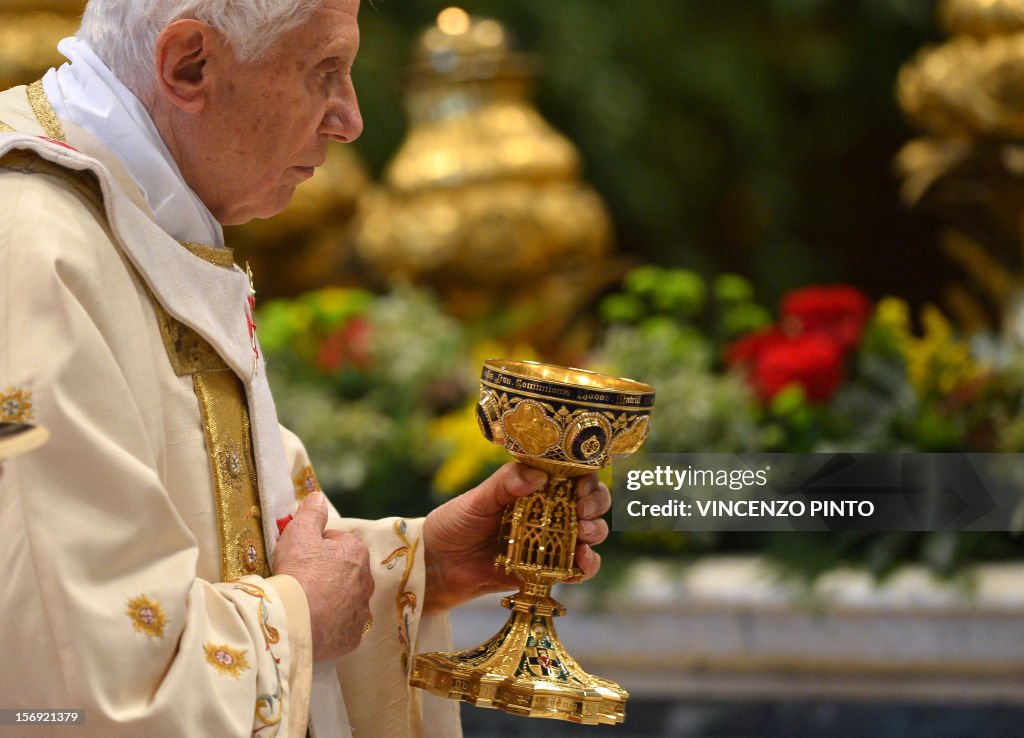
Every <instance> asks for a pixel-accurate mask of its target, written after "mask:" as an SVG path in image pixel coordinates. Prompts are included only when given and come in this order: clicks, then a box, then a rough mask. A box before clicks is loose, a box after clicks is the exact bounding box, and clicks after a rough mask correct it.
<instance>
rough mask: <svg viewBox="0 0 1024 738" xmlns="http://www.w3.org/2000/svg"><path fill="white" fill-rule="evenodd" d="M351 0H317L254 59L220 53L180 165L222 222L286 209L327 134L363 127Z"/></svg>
mask: <svg viewBox="0 0 1024 738" xmlns="http://www.w3.org/2000/svg"><path fill="white" fill-rule="evenodd" d="M358 12H359V0H324V3H323V6H322V7H321V8H320V9H319V10H318V11H316V13H314V14H313V15H312V17H311V18H310V19H309V20H308V21H307V22H306V23H305V24H304V25H303V26H301V27H300V28H297V29H295V30H293V31H290V32H288V33H286V34H285V35H284V36H282V37H281V38H280V39H279V40H278V41H277V42H276V43H275V44H274V46H273V47H272V48H271V50H270V52H269V53H268V54H267V55H266V56H265V57H264V58H263V59H261V60H260V61H258V62H255V63H253V62H246V63H243V62H239V61H238V60H237V59H236V58H235V57H234V55H233V54H230V53H228V54H221V55H220V60H219V64H218V67H217V70H218V74H217V75H216V76H215V77H214V79H213V88H212V91H211V96H210V98H209V104H208V106H207V108H206V110H205V111H204V112H205V113H206V114H205V115H203V116H202V122H201V123H199V125H198V127H197V130H195V131H193V132H192V133H193V135H192V142H191V144H192V145H191V146H188V145H186V146H185V147H183V152H188V153H186V154H185V156H186V161H184V162H182V164H183V166H182V170H183V173H184V174H185V177H186V179H187V180H188V182H189V184H190V185H191V186H192V188H193V189H194V190H195V191H196V194H197V195H199V198H200V199H201V200H203V202H204V203H205V204H206V206H207V207H208V208H210V211H211V212H212V213H213V215H214V217H216V218H217V220H218V221H220V222H221V223H222V224H224V225H236V224H240V223H245V222H248V221H249V220H251V219H253V218H260V217H261V218H267V217H270V216H272V215H276V214H277V213H279V212H281V211H282V210H284V208H285V207H286V206H287V205H288V201H289V200H290V199H291V196H292V193H293V192H294V191H295V187H296V185H298V184H299V183H300V182H302V181H303V180H306V179H309V178H310V177H312V176H313V170H314V168H315V167H318V166H320V165H321V164H323V162H324V157H325V156H326V151H327V144H328V141H329V140H330V139H335V140H338V141H345V142H348V141H353V140H355V139H356V138H358V136H359V134H360V133H361V132H362V129H363V122H362V117H361V116H360V114H359V103H358V102H357V100H356V93H355V88H354V87H353V85H352V77H351V71H352V64H353V62H354V61H355V56H356V51H357V50H358V48H359V26H358V24H357V14H358Z"/></svg>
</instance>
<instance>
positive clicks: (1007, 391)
mask: <svg viewBox="0 0 1024 738" xmlns="http://www.w3.org/2000/svg"><path fill="white" fill-rule="evenodd" d="M600 314H601V318H602V323H603V326H602V331H601V338H600V340H599V341H598V342H597V343H596V345H594V346H593V347H592V350H591V354H590V357H589V358H588V359H587V360H586V364H587V366H588V368H593V369H597V370H598V371H604V372H607V373H612V374H616V375H619V376H632V377H636V378H638V379H642V380H643V381H645V382H648V383H650V384H652V385H654V386H655V387H656V388H657V390H658V404H657V410H656V412H655V415H654V416H653V422H652V424H651V430H650V434H649V437H648V439H647V442H646V444H645V446H644V451H646V452H663V453H671V452H696V451H716V452H744V451H747V452H752V451H782V452H786V451H796V452H809V451H835V450H843V451H850V452H901V451H965V450H974V451H1008V452H1018V451H1021V450H1024V412H1022V409H1024V358H1015V357H1014V356H1013V353H1012V352H1005V351H1004V352H1002V353H1000V352H992V351H989V352H988V354H989V355H990V356H997V357H999V358H998V360H992V359H988V360H985V361H982V360H980V359H978V358H977V357H976V355H975V354H976V353H977V352H976V351H972V346H971V345H970V344H968V343H967V342H966V341H964V340H962V339H960V338H959V337H958V336H957V334H956V331H955V330H954V328H953V326H952V325H951V324H950V322H949V321H948V320H947V319H946V318H945V317H944V316H943V315H942V313H941V312H940V311H939V310H938V309H936V308H934V307H931V306H927V307H925V308H923V309H922V310H921V311H920V315H919V316H916V317H917V318H918V320H917V321H915V320H914V317H915V316H912V315H911V311H910V308H909V307H908V306H907V304H906V303H904V302H902V301H901V300H899V299H896V298H885V299H883V300H880V301H878V302H876V303H872V301H871V300H869V299H868V297H867V296H866V295H864V294H863V293H861V292H860V291H858V290H856V289H854V288H852V287H849V286H846V285H831V286H813V287H806V288H802V289H798V290H794V291H793V292H791V293H789V294H787V295H786V296H784V298H783V299H782V301H781V303H780V306H779V309H778V312H777V314H773V311H770V310H768V309H766V308H765V307H764V306H763V305H761V304H759V303H758V302H757V300H756V299H755V296H754V291H753V288H752V287H751V285H750V284H749V282H747V281H746V280H745V279H743V278H742V277H739V276H736V275H722V276H720V277H717V278H715V279H712V280H705V279H703V278H702V277H700V276H698V275H696V274H694V273H692V272H688V271H685V270H675V269H663V268H659V267H654V266H644V267H639V268H637V269H634V270H633V271H631V272H630V273H629V274H627V275H626V277H625V279H624V280H623V283H622V287H621V289H620V290H619V291H618V292H616V293H614V294H611V295H609V296H608V297H607V298H605V299H604V301H603V302H602V304H601V309H600ZM257 322H258V323H259V332H260V339H261V343H262V346H263V349H264V352H265V354H266V356H267V359H268V371H269V374H270V380H271V382H272V384H273V386H274V391H275V397H276V400H277V403H278V410H279V414H280V416H281V419H282V422H283V423H284V424H285V425H287V426H288V427H290V428H291V429H292V430H294V431H295V432H296V433H298V434H299V435H300V437H302V438H303V439H304V440H305V441H306V443H307V448H308V450H309V452H310V455H311V457H312V459H313V461H314V463H315V465H316V469H317V473H318V475H319V477H320V481H321V483H322V484H323V486H324V488H325V490H327V491H328V492H329V493H330V494H332V496H333V497H334V499H335V501H336V503H337V504H338V505H339V506H340V507H341V508H342V510H343V511H344V512H345V514H348V515H356V516H372V517H380V516H385V515H390V514H394V513H395V511H397V510H401V511H402V513H403V514H415V513H416V512H425V511H426V510H427V509H429V508H430V507H431V506H432V505H433V501H432V500H431V499H430V495H429V494H428V490H433V491H434V492H435V493H436V494H439V495H450V494H455V493H458V492H460V491H462V490H465V489H468V488H469V487H470V486H472V485H473V484H475V483H477V482H478V481H480V480H481V479H483V478H484V477H485V476H486V475H487V474H488V473H490V472H491V471H492V470H493V469H495V468H497V467H498V466H499V465H500V464H502V463H504V462H506V461H507V460H508V457H507V455H506V454H505V453H504V451H503V450H502V449H500V448H499V447H497V446H493V445H491V444H489V443H488V442H487V441H486V440H485V439H484V438H483V437H482V435H481V434H480V432H479V429H478V428H477V425H476V420H475V414H474V412H473V410H472V408H473V405H474V404H475V403H476V400H477V379H478V376H479V368H480V364H481V362H482V361H483V360H484V359H487V358H494V357H495V356H499V355H501V356H515V357H516V358H539V357H536V356H535V352H534V351H533V350H532V349H531V348H530V347H529V346H515V347H507V346H502V345H500V344H497V343H495V342H493V341H477V340H475V337H474V331H473V329H472V327H471V326H466V325H464V324H461V323H459V322H457V321H456V320H454V319H452V318H450V317H448V316H446V315H445V314H444V313H443V311H442V310H441V309H440V307H439V306H438V304H437V303H436V301H435V300H434V298H433V297H432V295H431V294H430V293H429V292H427V291H424V290H420V289H414V288H402V289H398V290H396V291H394V292H391V293H388V294H385V295H374V294H372V293H370V292H367V291H365V290H360V289H341V288H330V289H324V290H319V291H317V292H312V293H308V294H306V295H303V296H301V297H299V298H296V299H293V300H287V301H275V302H271V303H268V304H267V305H266V306H264V307H263V308H262V309H261V311H260V314H259V316H258V318H257ZM617 538H619V542H620V544H621V545H623V546H624V547H626V548H628V549H629V550H630V551H634V552H635V551H641V552H649V553H661V554H672V555H676V554H678V553H679V552H680V551H682V552H684V553H689V554H694V555H696V554H700V553H704V552H708V551H712V550H714V551H721V550H751V551H757V552H763V553H767V554H768V555H769V556H770V557H773V558H774V559H775V560H776V561H777V562H779V563H781V564H783V565H784V566H785V568H786V570H788V571H791V572H796V573H800V574H803V575H807V576H813V575H815V574H817V573H820V572H822V571H825V570H827V569H829V568H832V567H834V566H838V565H843V564H855V565H859V566H866V567H867V568H869V569H870V570H872V571H874V572H876V573H878V574H884V573H886V572H888V571H891V570H893V569H894V568H896V567H898V566H899V565H901V564H903V563H907V562H910V561H916V562H923V563H925V564H927V565H928V566H929V567H931V568H932V569H933V570H935V571H939V572H943V573H951V572H953V571H956V570H958V568H959V567H960V566H961V565H963V564H964V563H966V562H969V561H973V560H976V559H979V558H987V557H996V556H1004V555H1016V556H1019V555H1021V553H1024V544H1022V542H1021V540H1020V539H1019V538H1017V537H1015V536H1011V535H1007V534H994V533H992V534H990V533H971V534H945V533H930V534H925V533H901V534H891V533H870V534H869V533H827V534H817V533H770V534H769V533H765V534H749V533H748V534H730V533H702V534H689V535H686V536H684V535H683V534H677V533H667V534H660V535H654V534H643V535H642V536H639V537H638V536H623V537H617ZM611 558H613V559H614V558H617V557H611Z"/></svg>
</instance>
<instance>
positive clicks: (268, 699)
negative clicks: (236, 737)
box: [235, 582, 283, 738]
mask: <svg viewBox="0 0 1024 738" xmlns="http://www.w3.org/2000/svg"><path fill="white" fill-rule="evenodd" d="M235 589H238V590H241V591H242V592H245V593H246V594H247V595H250V596H252V597H258V598H259V600H260V605H259V616H260V627H261V628H262V630H263V638H264V639H265V640H266V642H267V643H266V646H267V650H268V651H269V652H270V656H271V658H272V659H273V661H274V671H275V673H276V675H277V686H276V687H275V688H274V692H273V694H268V693H264V694H261V695H259V696H257V698H256V713H255V717H256V721H257V723H258V724H259V727H258V728H256V730H254V731H253V735H259V734H260V733H261V732H262V731H263V730H266V729H267V728H273V729H274V730H273V731H272V732H271V733H270V734H269V736H268V738H273V736H275V735H277V727H279V726H280V724H281V717H282V707H283V705H282V701H281V694H282V690H281V672H280V671H279V670H278V662H279V659H278V658H277V656H275V655H274V649H273V648H272V646H273V645H275V644H277V643H278V642H280V640H281V634H280V633H278V631H277V628H273V627H271V625H270V613H269V612H268V611H267V607H266V605H267V603H268V602H270V598H269V597H267V593H266V592H264V591H263V588H262V587H260V586H259V585H258V584H253V583H252V582H238V583H236V584H235ZM275 704H276V705H277V708H276V710H275V708H274V705H275Z"/></svg>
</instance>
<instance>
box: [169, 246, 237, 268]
mask: <svg viewBox="0 0 1024 738" xmlns="http://www.w3.org/2000/svg"><path fill="white" fill-rule="evenodd" d="M179 243H181V245H182V246H184V247H185V248H186V249H188V251H190V252H191V253H192V254H194V255H195V256H198V257H199V258H200V259H202V260H203V261H205V262H208V263H210V264H213V265H215V266H219V267H228V268H230V267H232V266H234V265H235V252H234V251H233V250H232V249H229V248H227V247H226V246H208V245H207V244H205V243H195V242H194V241H180V242H179Z"/></svg>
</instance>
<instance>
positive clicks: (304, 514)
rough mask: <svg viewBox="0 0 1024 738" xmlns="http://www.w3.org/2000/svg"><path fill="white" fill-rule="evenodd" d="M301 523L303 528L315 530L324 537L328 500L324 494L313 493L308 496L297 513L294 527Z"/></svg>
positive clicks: (293, 521)
mask: <svg viewBox="0 0 1024 738" xmlns="http://www.w3.org/2000/svg"><path fill="white" fill-rule="evenodd" d="M295 523H299V525H301V526H302V527H304V528H305V527H307V526H308V527H311V528H315V529H316V532H317V533H318V534H320V535H323V532H324V528H325V527H326V526H327V498H326V497H324V495H323V493H322V492H313V493H311V494H309V495H307V496H306V499H304V500H303V501H302V502H301V503H300V504H299V509H298V510H296V511H295V519H294V520H292V525H294V524H295Z"/></svg>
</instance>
